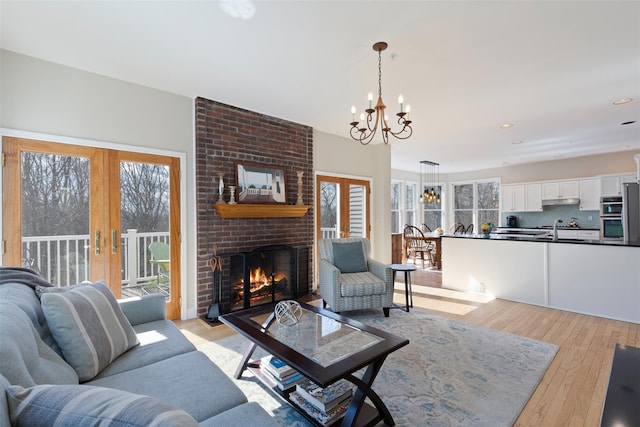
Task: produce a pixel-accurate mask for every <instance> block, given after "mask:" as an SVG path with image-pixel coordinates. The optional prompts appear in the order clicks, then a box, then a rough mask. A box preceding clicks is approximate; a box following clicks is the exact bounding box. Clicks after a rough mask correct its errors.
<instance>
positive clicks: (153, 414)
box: [6, 384, 198, 427]
mask: <svg viewBox="0 0 640 427" xmlns="http://www.w3.org/2000/svg"><path fill="white" fill-rule="evenodd" d="M6 394H7V403H8V406H9V416H10V419H11V425H17V426H32V427H38V426H43V427H44V426H52V425H56V426H70V427H71V426H73V427H75V426H83V425H110V426H123V427H125V426H127V427H133V426H150V425H153V426H167V427H170V426H197V425H198V423H197V422H196V420H194V419H193V417H192V416H191V415H189V414H187V413H186V412H185V411H183V410H182V409H180V408H177V407H175V406H173V405H171V404H169V403H167V402H164V401H162V400H159V399H156V398H153V397H150V396H143V395H139V394H133V393H129V392H126V391H121V390H116V389H110V388H104V387H95V386H88V385H50V384H47V385H38V386H35V387H32V388H26V389H25V388H22V387H20V386H9V387H7V389H6Z"/></svg>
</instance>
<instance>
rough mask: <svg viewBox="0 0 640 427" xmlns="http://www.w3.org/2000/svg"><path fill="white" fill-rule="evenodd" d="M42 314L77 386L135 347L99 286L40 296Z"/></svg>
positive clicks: (107, 292) (121, 317) (109, 295)
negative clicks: (75, 378)
mask: <svg viewBox="0 0 640 427" xmlns="http://www.w3.org/2000/svg"><path fill="white" fill-rule="evenodd" d="M42 311H43V312H44V315H45V317H46V319H47V323H48V324H49V329H50V330H51V334H52V335H53V338H54V339H55V340H56V342H57V343H58V346H59V347H60V349H61V350H62V355H63V356H64V358H65V360H66V361H67V362H68V363H69V364H70V365H71V366H72V367H73V368H74V369H75V370H76V372H77V373H78V377H79V378H80V381H81V382H84V381H88V380H90V379H91V378H93V377H95V376H96V375H97V374H98V373H99V372H100V371H102V370H103V369H104V368H105V367H107V366H108V365H109V364H110V363H111V362H113V361H114V360H115V359H116V358H117V357H118V356H120V355H121V354H122V353H124V352H125V351H127V350H128V349H129V348H131V347H133V346H134V345H136V344H137V343H138V338H137V337H136V333H135V331H134V330H133V328H132V327H131V324H130V323H129V321H128V320H127V318H126V317H125V315H124V314H123V313H122V310H121V309H120V307H119V306H118V302H117V301H116V299H115V297H114V296H113V294H112V293H111V291H110V290H109V288H108V287H107V286H106V285H105V284H104V283H103V282H96V283H92V284H89V285H86V286H81V287H78V288H75V289H72V290H70V291H68V292H64V293H59V294H56V293H48V294H43V295H42Z"/></svg>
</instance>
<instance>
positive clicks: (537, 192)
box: [524, 184, 542, 212]
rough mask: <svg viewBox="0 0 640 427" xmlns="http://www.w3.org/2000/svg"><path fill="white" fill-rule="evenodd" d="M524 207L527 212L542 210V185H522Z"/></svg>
mask: <svg viewBox="0 0 640 427" xmlns="http://www.w3.org/2000/svg"><path fill="white" fill-rule="evenodd" d="M524 198H525V200H524V209H525V211H527V212H542V185H541V184H525V185H524Z"/></svg>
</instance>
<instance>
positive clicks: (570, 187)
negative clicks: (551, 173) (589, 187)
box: [542, 181, 580, 200]
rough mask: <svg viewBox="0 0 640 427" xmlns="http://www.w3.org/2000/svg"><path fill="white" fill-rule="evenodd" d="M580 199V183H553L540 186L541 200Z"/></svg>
mask: <svg viewBox="0 0 640 427" xmlns="http://www.w3.org/2000/svg"><path fill="white" fill-rule="evenodd" d="M578 197H580V181H555V182H545V183H543V184H542V200H551V199H574V198H576V199H577V198H578Z"/></svg>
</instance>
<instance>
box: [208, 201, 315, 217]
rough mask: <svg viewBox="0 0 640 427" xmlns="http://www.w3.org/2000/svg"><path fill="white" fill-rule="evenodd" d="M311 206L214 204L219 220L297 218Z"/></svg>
mask: <svg viewBox="0 0 640 427" xmlns="http://www.w3.org/2000/svg"><path fill="white" fill-rule="evenodd" d="M310 207H311V206H306V205H260V204H237V205H229V204H224V205H223V204H214V205H213V208H214V209H215V210H216V212H218V215H220V217H221V218H286V217H291V218H299V217H302V216H304V215H305V214H306V213H307V211H308V210H309V208H310Z"/></svg>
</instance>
